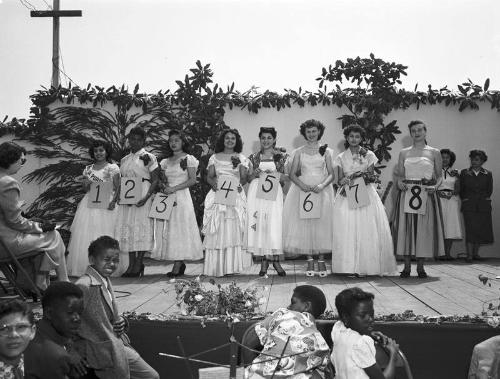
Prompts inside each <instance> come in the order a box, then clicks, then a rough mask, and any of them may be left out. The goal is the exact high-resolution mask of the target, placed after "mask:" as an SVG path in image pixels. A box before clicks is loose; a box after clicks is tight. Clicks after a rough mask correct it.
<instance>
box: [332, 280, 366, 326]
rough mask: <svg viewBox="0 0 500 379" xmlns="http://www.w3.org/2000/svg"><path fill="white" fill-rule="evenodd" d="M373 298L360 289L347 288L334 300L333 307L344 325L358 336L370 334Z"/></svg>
mask: <svg viewBox="0 0 500 379" xmlns="http://www.w3.org/2000/svg"><path fill="white" fill-rule="evenodd" d="M374 298H375V296H373V294H371V293H369V292H365V291H363V290H361V289H360V288H357V287H354V288H348V289H345V290H343V291H342V292H340V293H339V294H338V295H337V297H336V298H335V307H336V308H337V312H338V314H339V318H340V319H341V320H342V322H343V323H344V325H345V326H346V327H348V328H351V329H352V330H355V331H357V332H358V333H360V334H370V333H371V331H372V328H373V326H372V325H373V317H374V310H373V299H374Z"/></svg>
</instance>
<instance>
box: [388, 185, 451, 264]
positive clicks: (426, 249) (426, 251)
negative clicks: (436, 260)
mask: <svg viewBox="0 0 500 379" xmlns="http://www.w3.org/2000/svg"><path fill="white" fill-rule="evenodd" d="M404 194H405V192H404V191H399V194H398V197H397V200H396V204H395V208H394V219H393V224H392V231H393V233H392V234H393V239H394V251H395V253H396V254H397V255H411V256H415V257H417V258H433V257H437V256H440V255H444V225H443V214H442V211H441V203H440V201H439V199H438V196H437V194H436V193H433V194H429V196H428V198H427V204H426V210H425V214H424V215H418V214H410V213H405V211H404Z"/></svg>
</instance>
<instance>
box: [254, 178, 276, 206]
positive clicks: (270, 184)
mask: <svg viewBox="0 0 500 379" xmlns="http://www.w3.org/2000/svg"><path fill="white" fill-rule="evenodd" d="M279 185H280V180H279V174H265V173H262V174H260V177H259V185H258V187H257V199H265V200H272V201H274V200H276V197H278V187H279Z"/></svg>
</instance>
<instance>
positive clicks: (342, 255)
mask: <svg viewBox="0 0 500 379" xmlns="http://www.w3.org/2000/svg"><path fill="white" fill-rule="evenodd" d="M367 190H368V198H369V199H370V204H369V205H367V206H365V207H362V208H357V209H350V208H349V202H348V200H347V197H345V196H342V195H340V194H337V197H336V199H335V203H334V205H333V251H332V272H334V273H356V274H361V275H391V274H394V273H395V272H396V269H397V267H396V259H395V257H394V250H393V242H392V236H391V230H390V227H389V221H388V220H387V215H386V212H385V208H384V205H383V204H382V201H381V200H380V197H379V195H378V194H377V191H376V190H375V187H374V186H373V185H368V186H367ZM339 192H340V191H339Z"/></svg>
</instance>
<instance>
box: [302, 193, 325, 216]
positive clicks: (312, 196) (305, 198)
mask: <svg viewBox="0 0 500 379" xmlns="http://www.w3.org/2000/svg"><path fill="white" fill-rule="evenodd" d="M299 216H300V218H302V219H308V218H320V217H321V195H320V194H319V193H314V192H304V191H300V195H299Z"/></svg>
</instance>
